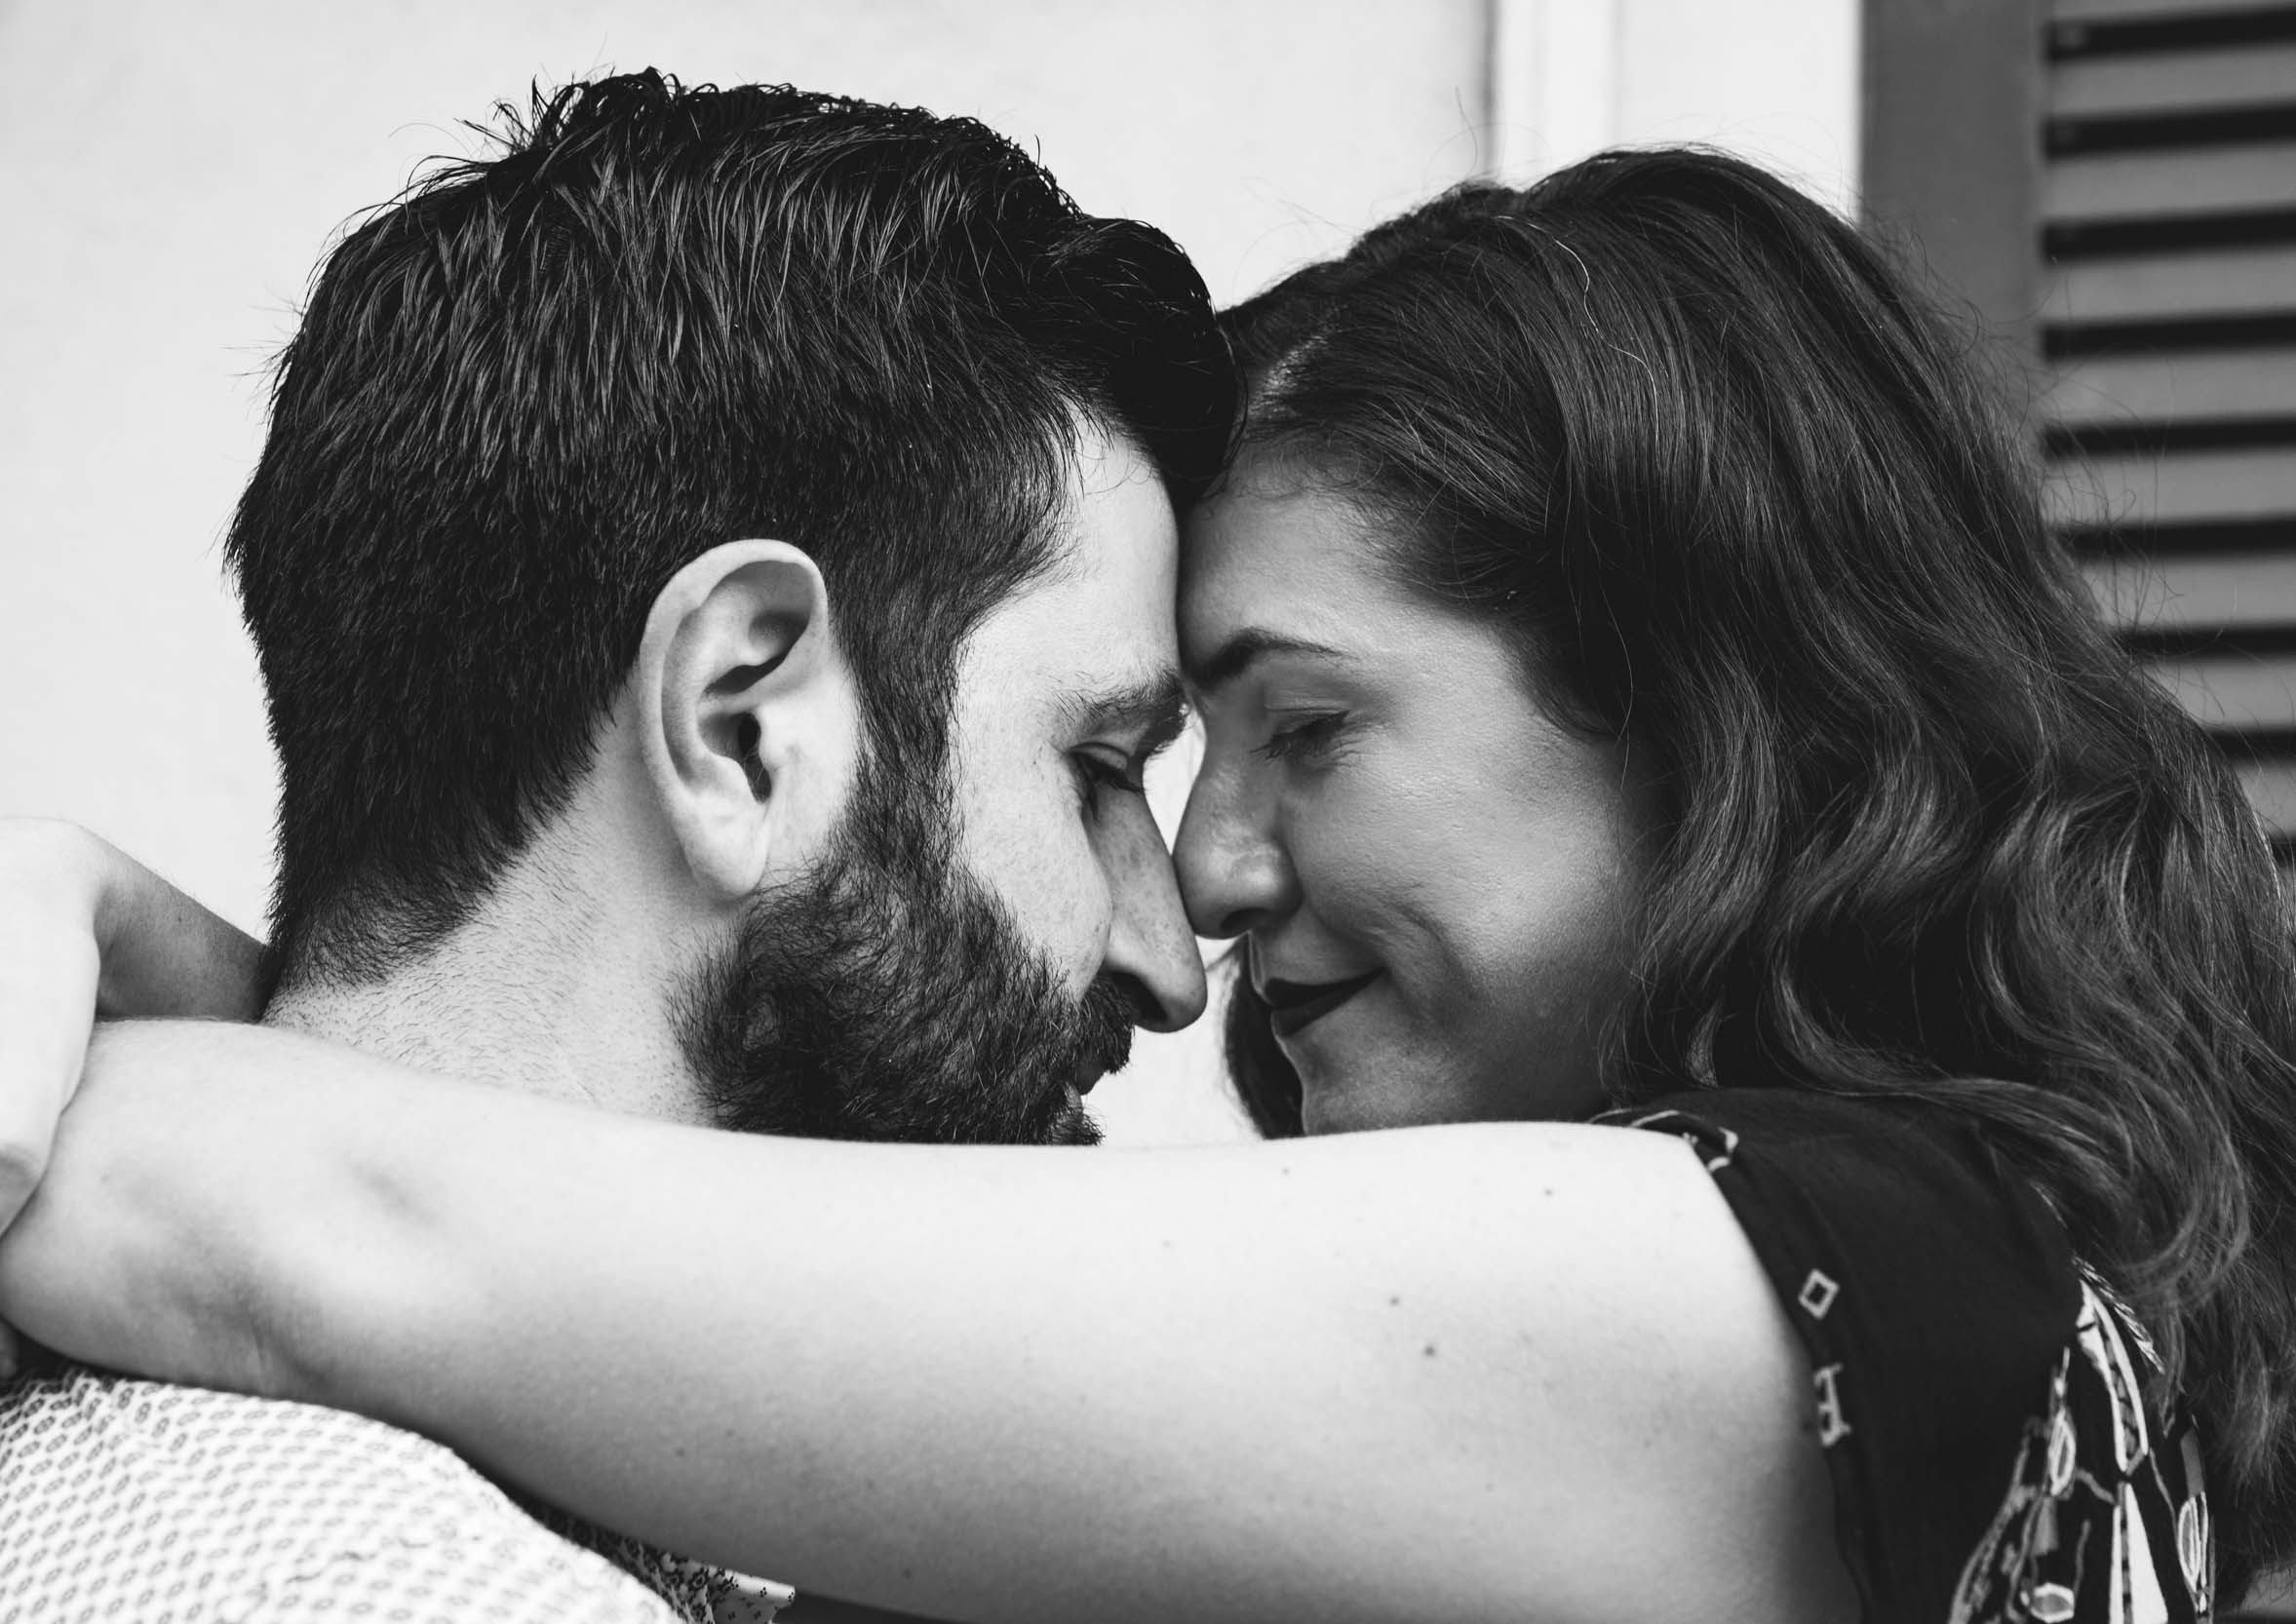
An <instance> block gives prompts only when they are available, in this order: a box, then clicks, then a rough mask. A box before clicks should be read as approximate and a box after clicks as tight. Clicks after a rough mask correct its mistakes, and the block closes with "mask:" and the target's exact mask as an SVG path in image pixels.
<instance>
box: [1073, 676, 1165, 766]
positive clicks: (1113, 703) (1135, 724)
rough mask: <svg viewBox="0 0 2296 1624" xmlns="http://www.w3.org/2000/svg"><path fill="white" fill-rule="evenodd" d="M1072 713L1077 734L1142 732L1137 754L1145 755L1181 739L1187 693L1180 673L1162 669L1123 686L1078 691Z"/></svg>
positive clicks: (1074, 697) (1074, 698) (1154, 752)
mask: <svg viewBox="0 0 2296 1624" xmlns="http://www.w3.org/2000/svg"><path fill="white" fill-rule="evenodd" d="M1069 712H1070V715H1069V721H1070V726H1071V727H1072V729H1073V730H1074V731H1075V732H1077V733H1106V734H1118V735H1121V734H1129V733H1137V734H1139V735H1140V741H1141V742H1140V746H1139V749H1138V751H1137V753H1136V754H1139V755H1141V756H1142V757H1143V758H1145V757H1148V756H1150V755H1153V754H1156V752H1158V751H1160V750H1162V749H1163V748H1164V747H1165V746H1166V745H1168V744H1170V743H1171V742H1172V741H1173V740H1175V739H1177V738H1179V737H1180V734H1181V730H1182V729H1184V728H1185V727H1187V692H1186V690H1185V689H1183V688H1182V686H1181V684H1180V674H1179V673H1178V672H1173V671H1160V672H1158V673H1156V674H1155V675H1154V676H1153V677H1143V678H1141V679H1140V680H1139V681H1136V682H1126V683H1124V684H1123V685H1122V686H1120V687H1113V688H1107V689H1103V690H1101V691H1099V692H1096V693H1081V694H1077V695H1075V696H1073V697H1072V698H1071V699H1070V702H1069Z"/></svg>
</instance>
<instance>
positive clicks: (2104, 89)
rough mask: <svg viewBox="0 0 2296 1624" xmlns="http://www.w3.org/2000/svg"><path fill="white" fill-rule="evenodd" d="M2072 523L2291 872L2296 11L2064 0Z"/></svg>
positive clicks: (2046, 315)
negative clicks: (2234, 768) (2217, 746)
mask: <svg viewBox="0 0 2296 1624" xmlns="http://www.w3.org/2000/svg"><path fill="white" fill-rule="evenodd" d="M2049 12H2050V15H2049V20H2048V28H2047V34H2046V40H2045V54H2046V61H2045V69H2044V75H2043V89H2042V100H2043V121H2044V122H2043V167H2042V173H2041V181H2040V199H2039V202H2040V208H2041V215H2042V220H2041V231H2040V233H2039V236H2040V244H2039V246H2040V250H2041V254H2042V260H2043V279H2044V280H2043V295H2044V296H2043V301H2042V305H2041V322H2040V330H2039V339H2040V345H2041V351H2042V356H2043V361H2044V362H2045V363H2046V373H2047V376H2048V379H2049V382H2048V386H2047V389H2046V393H2045V397H2044V417H2045V423H2046V427H2045V431H2044V432H2045V435H2046V449H2047V453H2048V456H2049V459H2050V463H2051V471H2052V474H2053V475H2054V479H2053V480H2052V485H2053V490H2052V502H2053V504H2054V506H2053V513H2054V516H2055V518H2056V520H2057V522H2058V523H2059V524H2060V526H2061V527H2062V531H2063V533H2064V535H2065V537H2066V539H2067V540H2068V541H2069V542H2070V543H2071V544H2072V545H2073V547H2074V548H2075V549H2076V551H2077V552H2078V554H2079V555H2080V556H2081V557H2082V567H2083V569H2084V570H2085V571H2086V572H2087V573H2088V576H2089V579H2090V582H2091V584H2092V585H2093V586H2094V587H2095V589H2096V590H2097V592H2098V595H2099V598H2100V600H2101V601H2102V602H2103V603H2104V604H2105V605H2106V608H2107V612H2108V613H2109V614H2110V615H2111V616H2112V617H2113V619H2114V620H2115V621H2116V622H2117V623H2118V624H2119V625H2121V627H2122V628H2123V636H2124V637H2125V638H2126V639H2127V640H2128V642H2129V643H2130V645H2131V646H2132V647H2133V648H2135V649H2136V650H2137V651H2138V652H2139V653H2140V654H2142V655H2143V656H2144V657H2145V658H2146V660H2147V661H2148V663H2150V664H2151V666H2152V668H2153V669H2154V671H2155V672H2156V673H2157V674H2158V675H2159V676H2160V678H2161V679H2162V680H2163V681H2164V682H2166V683H2167V684H2168V685H2169V687H2170V688H2171V689H2172V690H2173V691H2174V692H2175V693H2176V694H2177V695H2178V697H2179V698H2180V699H2181V700H2182V701H2183V702H2184V704H2185V705H2186V706H2187V708H2188V709H2190V710H2191V711H2192V712H2193V713H2194V714H2195V715H2198V716H2199V718H2200V719H2201V720H2202V721H2203V722H2204V723H2205V724H2206V725H2207V726H2208V728H2209V729H2210V731H2211V732H2212V733H2213V734H2215V735H2216V737H2217V738H2218V739H2219V740H2220V741H2221V742H2222V743H2223V744H2224V745H2225V746H2226V748H2227V749H2228V750H2229V751H2230V752H2231V753H2232V755H2233V757H2234V760H2235V762H2236V764H2237V765H2238V768H2239V771H2240V774H2241V776H2242V778H2243V780H2244V781H2245V783H2246V785H2247V787H2248V790H2249V793H2250V795H2251V797H2252V798H2253V799H2254V801H2255V802H2256V805H2257V807H2258V809H2259V810H2260V811H2261V812H2262V814H2263V816H2264V818H2265V821H2266V824H2267V826H2268V827H2269V828H2270V829H2271V831H2273V834H2274V842H2275V847H2276V849H2277V851H2278V852H2279V854H2280V857H2281V861H2282V863H2283V865H2286V864H2288V863H2290V862H2291V861H2292V860H2296V5H2291V4H2286V3H2279V4H2255V3H2250V4H2240V3H2238V0H2051V4H2050V7H2049Z"/></svg>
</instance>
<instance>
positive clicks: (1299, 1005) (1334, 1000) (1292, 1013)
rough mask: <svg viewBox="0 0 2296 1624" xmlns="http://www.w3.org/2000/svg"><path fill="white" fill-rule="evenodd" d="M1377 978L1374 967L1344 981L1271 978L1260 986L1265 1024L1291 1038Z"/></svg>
mask: <svg viewBox="0 0 2296 1624" xmlns="http://www.w3.org/2000/svg"><path fill="white" fill-rule="evenodd" d="M1379 979H1380V973H1379V972H1378V971H1377V970H1367V971H1365V972H1364V973H1363V974H1362V975H1360V976H1353V977H1350V978H1349V979H1348V980H1346V981H1343V982H1287V981H1281V980H1277V979H1273V978H1271V979H1270V980H1269V981H1268V983H1267V985H1266V986H1263V987H1261V988H1260V996H1261V998H1262V1000H1263V1001H1264V1002H1265V1003H1266V1005H1267V1025H1268V1026H1269V1027H1270V1028H1271V1029H1272V1030H1273V1031H1274V1033H1275V1035H1276V1036H1277V1037H1291V1036H1293V1035H1295V1034H1296V1033H1298V1032H1299V1031H1300V1029H1301V1028H1302V1027H1304V1026H1305V1025H1308V1024H1309V1023H1310V1022H1315V1021H1320V1020H1322V1019H1323V1018H1324V1017H1325V1016H1327V1015H1329V1014H1331V1012H1332V1011H1334V1010H1336V1009H1338V1008H1339V1007H1340V1006H1341V1005H1342V1004H1343V1003H1345V1002H1346V1001H1347V1000H1348V999H1350V998H1352V997H1354V996H1355V994H1357V993H1358V992H1361V991H1362V990H1363V989H1364V988H1365V987H1367V986H1371V984H1372V983H1373V982H1376V981H1378V980H1379Z"/></svg>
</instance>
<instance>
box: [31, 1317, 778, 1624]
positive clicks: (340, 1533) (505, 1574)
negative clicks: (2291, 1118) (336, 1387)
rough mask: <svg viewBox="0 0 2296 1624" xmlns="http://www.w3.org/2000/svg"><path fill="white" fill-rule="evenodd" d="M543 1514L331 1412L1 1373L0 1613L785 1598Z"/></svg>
mask: <svg viewBox="0 0 2296 1624" xmlns="http://www.w3.org/2000/svg"><path fill="white" fill-rule="evenodd" d="M548 1515H551V1517H552V1524H553V1527H556V1528H558V1529H559V1530H560V1531H557V1532H554V1531H553V1528H552V1527H545V1526H544V1525H543V1523H542V1522H541V1521H539V1520H538V1519H537V1517H536V1516H534V1515H530V1514H529V1513H528V1511H526V1510H525V1509H523V1508H522V1507H521V1506H520V1505H519V1504H517V1503H516V1502H515V1501H513V1500H512V1499H511V1497H510V1496H509V1495H508V1494H506V1493H504V1492H503V1491H502V1489H499V1488H497V1487H496V1486H495V1485H494V1484H492V1483H491V1482H489V1481H488V1480H487V1479H486V1478H485V1477H482V1476H481V1475H480V1474H479V1473H478V1472H476V1471H474V1470H473V1469H472V1468H471V1467H470V1466H469V1465H467V1464H466V1463H465V1462H464V1461H463V1460H462V1459H461V1458H460V1457H459V1456H457V1455H456V1454H454V1453H453V1452H452V1451H451V1450H448V1449H446V1448H445V1447H443V1446H441V1445H438V1444H434V1443H431V1442H430V1441H429V1440H427V1439H424V1438H418V1437H416V1436H415V1435H414V1434H412V1433H409V1432H403V1431H401V1430H399V1429H398V1428H396V1427H391V1426H386V1425H384V1424H383V1423H381V1422H379V1421H370V1420H368V1419H367V1418H365V1417H364V1416H359V1415H353V1414H349V1413H347V1412H345V1411H337V1410H324V1409H320V1408H318V1407H317V1406H313V1405H304V1404H289V1403H284V1402H280V1401H276V1400H270V1399H251V1398H243V1397H240V1396H238V1395H236V1394H229V1393H214V1392H209V1391H207V1390H205V1389H202V1388H194V1387H175V1386H169V1385H167V1384H164V1383H160V1382H152V1381H135V1380H129V1379H126V1378H124V1377H117V1376H111V1375H105V1374H101V1373H97V1372H95V1371H90V1370H86V1369H83V1368H80V1367H77V1366H71V1365H66V1364H63V1363H61V1362H60V1361H58V1362H51V1363H49V1364H47V1365H44V1366H41V1367H39V1368H38V1369H36V1370H34V1371H32V1372H31V1373H27V1374H26V1375H25V1376H23V1377H21V1378H19V1380H17V1381H15V1382H13V1383H11V1384H9V1385H8V1386H6V1387H5V1388H0V1624H97V1621H99V1620H100V1621H102V1624H319V1621H326V1624H352V1621H355V1620H367V1619H372V1620H374V1621H375V1624H478V1621H481V1620H484V1621H486V1624H768V1621H769V1620H770V1619H771V1618H772V1617H773V1614H774V1612H775V1610H776V1609H777V1608H780V1607H783V1606H786V1605H789V1603H790V1601H791V1600H792V1599H793V1595H794V1593H793V1592H792V1591H791V1590H790V1589H789V1588H788V1587H787V1586H784V1585H776V1584H770V1583H767V1582H765V1581H762V1580H756V1579H749V1578H746V1577H743V1576H740V1575H735V1574H731V1573H727V1572H724V1571H722V1570H720V1569H715V1568H709V1567H704V1566H700V1565H698V1564H694V1563H687V1562H682V1561H681V1560H679V1559H678V1558H675V1557H672V1556H669V1555H667V1554H666V1553H664V1552H660V1551H657V1550H654V1549H652V1548H651V1547H648V1546H644V1545H641V1544H639V1543H638V1542H637V1541H635V1540H629V1539H625V1538H623V1537H622V1536H620V1535H617V1534H610V1533H603V1532H596V1531H591V1530H587V1529H584V1528H583V1527H581V1526H580V1525H577V1524H575V1523H573V1522H572V1521H571V1520H570V1519H563V1518H559V1517H557V1516H556V1514H548ZM567 1536H571V1537H567ZM577 1538H578V1539H580V1540H581V1541H582V1543H580V1544H577V1543H575V1540H576V1539H577ZM585 1546H589V1547H591V1548H588V1549H586V1548H585ZM602 1553H603V1554H602ZM609 1558H611V1559H612V1560H610V1561H609V1560H608V1559H609Z"/></svg>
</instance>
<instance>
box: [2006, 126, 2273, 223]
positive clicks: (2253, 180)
mask: <svg viewBox="0 0 2296 1624" xmlns="http://www.w3.org/2000/svg"><path fill="white" fill-rule="evenodd" d="M2042 198H2043V211H2044V213H2046V214H2047V215H2048V217H2049V218H2051V219H2060V220H2061V219H2098V218H2121V217H2125V216H2128V215H2131V214H2176V215H2181V214H2196V213H2222V212H2224V211H2227V210H2242V209H2279V208H2292V207H2296V141H2257V142H2252V143H2246V144H2242V145H2238V146H2219V147H2203V148H2199V149H2196V150H2191V151H2170V152H2113V153H2102V154H2099V155H2097V156H2095V157H2080V156H2074V157H2065V158H2059V159H2057V160H2055V161H2054V162H2052V163H2051V164H2050V165H2049V166H2048V169H2047V173H2046V174H2044V175H2043V180H2042Z"/></svg>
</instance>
